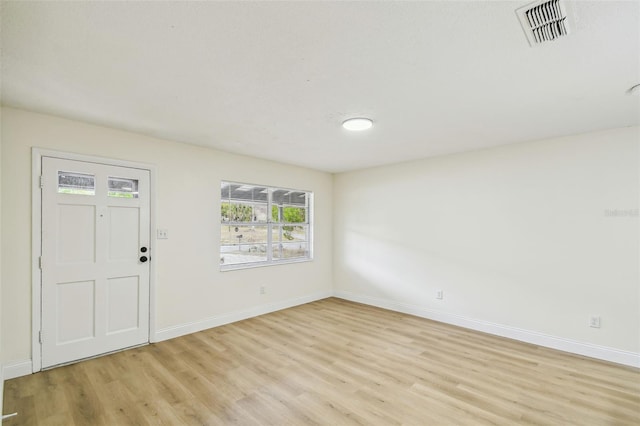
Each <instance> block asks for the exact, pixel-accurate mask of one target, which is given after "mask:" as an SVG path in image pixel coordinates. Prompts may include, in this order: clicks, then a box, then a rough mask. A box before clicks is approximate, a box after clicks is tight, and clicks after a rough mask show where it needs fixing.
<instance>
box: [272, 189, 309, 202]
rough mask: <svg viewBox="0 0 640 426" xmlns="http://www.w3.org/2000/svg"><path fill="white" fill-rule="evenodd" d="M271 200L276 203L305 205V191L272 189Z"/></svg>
mask: <svg viewBox="0 0 640 426" xmlns="http://www.w3.org/2000/svg"><path fill="white" fill-rule="evenodd" d="M271 199H272V201H273V203H274V204H278V205H292V206H306V205H307V193H306V192H302V191H291V190H288V189H275V190H273V195H272V198H271Z"/></svg>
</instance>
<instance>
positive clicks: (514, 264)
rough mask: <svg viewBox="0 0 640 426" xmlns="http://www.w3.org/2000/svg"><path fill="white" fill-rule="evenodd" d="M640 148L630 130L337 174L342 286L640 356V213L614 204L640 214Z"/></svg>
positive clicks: (481, 323) (364, 296)
mask: <svg viewBox="0 0 640 426" xmlns="http://www.w3.org/2000/svg"><path fill="white" fill-rule="evenodd" d="M639 144H640V128H637V127H636V128H623V129H617V130H611V131H606V132H599V133H591V134H585V135H577V136H571V137H565V138H558V139H552V140H544V141H537V142H532V143H522V144H514V145H507V146H502V147H497V148H493V149H487V150H482V151H475V152H468V153H462V154H457V155H450V156H444V157H437V158H432V159H426V160H421V161H415V162H410V163H404V164H397V165H392V166H387V167H379V168H373V169H368V170H363V171H357V172H352V173H344V174H339V175H336V176H335V177H334V212H335V213H334V291H336V292H337V294H338V295H341V296H344V297H348V298H351V299H353V300H360V301H364V302H367V303H373V304H378V305H380V306H386V307H392V308H399V309H401V310H405V311H408V312H414V313H418V314H422V315H425V316H428V317H433V318H436V319H441V320H444V321H447V322H453V323H459V324H462V325H465V326H471V327H475V328H478V329H485V330H487V331H491V332H497V333H498V334H504V335H510V336H513V337H519V338H525V339H527V338H528V339H529V340H532V341H537V340H536V339H541V340H540V341H541V343H549V342H551V343H554V342H555V343H558V346H559V347H566V348H569V349H571V348H573V347H576V345H574V343H576V342H578V343H584V345H583V348H587V349H588V348H589V345H596V346H598V347H599V348H600V349H602V348H611V349H613V350H612V351H610V354H613V358H615V356H616V353H617V352H616V351H622V352H620V353H619V355H621V356H622V357H623V358H624V359H625V360H627V361H628V360H632V362H637V360H640V355H639V354H640V285H639V282H640V281H639V274H638V266H639V265H638V259H639V254H640V252H639V239H638V235H639V224H638V222H639V220H640V219H639V218H638V217H637V216H635V217H634V216H626V217H607V216H606V210H609V209H620V210H625V211H630V210H631V211H632V212H631V213H630V214H632V215H633V214H634V213H633V210H634V209H638V197H639V192H640V189H639V188H640V187H639V183H638V171H639V162H638V158H639V157H638V153H639ZM635 212H636V213H635V214H637V210H635ZM627 213H629V212H627ZM437 290H443V291H444V298H443V299H442V300H438V299H436V292H437ZM591 315H599V316H601V318H602V327H601V328H600V329H596V328H590V327H589V317H590V316H591ZM556 338H557V339H556ZM545 339H546V340H545ZM554 339H555V340H554ZM563 344H565V346H563ZM572 345H573V346H572ZM578 346H579V345H578ZM587 352H588V351H587ZM589 353H590V354H592V355H598V353H596V352H594V353H591V352H589ZM634 359H635V360H636V361H633V360H634Z"/></svg>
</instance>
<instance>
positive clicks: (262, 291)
mask: <svg viewBox="0 0 640 426" xmlns="http://www.w3.org/2000/svg"><path fill="white" fill-rule="evenodd" d="M266 292H267V288H266V287H265V286H263V285H261V286H260V294H265V293H266Z"/></svg>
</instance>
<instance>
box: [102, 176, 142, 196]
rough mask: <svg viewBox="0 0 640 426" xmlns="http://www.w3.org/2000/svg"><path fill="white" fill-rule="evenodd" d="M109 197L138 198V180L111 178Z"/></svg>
mask: <svg viewBox="0 0 640 426" xmlns="http://www.w3.org/2000/svg"><path fill="white" fill-rule="evenodd" d="M109 197H120V198H138V179H127V178H117V177H111V176H109Z"/></svg>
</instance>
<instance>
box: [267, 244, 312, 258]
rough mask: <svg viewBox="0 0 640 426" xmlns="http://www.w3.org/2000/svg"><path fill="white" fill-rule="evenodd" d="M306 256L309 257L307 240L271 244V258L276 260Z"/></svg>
mask: <svg viewBox="0 0 640 426" xmlns="http://www.w3.org/2000/svg"><path fill="white" fill-rule="evenodd" d="M307 257H309V244H308V243H307V242H296V243H280V244H273V258H274V259H276V260H281V259H296V258H307Z"/></svg>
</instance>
